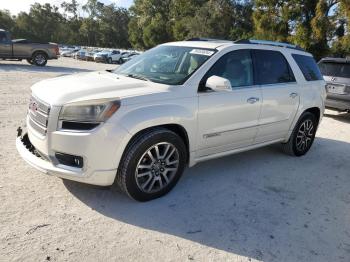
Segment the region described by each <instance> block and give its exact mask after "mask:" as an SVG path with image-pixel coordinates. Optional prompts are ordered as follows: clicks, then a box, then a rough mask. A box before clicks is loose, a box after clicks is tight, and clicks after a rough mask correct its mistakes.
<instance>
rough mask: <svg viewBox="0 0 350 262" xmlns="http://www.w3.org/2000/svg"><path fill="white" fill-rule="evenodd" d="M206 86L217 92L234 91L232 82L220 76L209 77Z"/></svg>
mask: <svg viewBox="0 0 350 262" xmlns="http://www.w3.org/2000/svg"><path fill="white" fill-rule="evenodd" d="M205 86H206V87H208V88H210V89H212V90H214V91H217V92H220V91H231V90H232V87H231V83H230V80H228V79H226V78H223V77H220V76H211V77H209V78H208V79H207V82H206V83H205Z"/></svg>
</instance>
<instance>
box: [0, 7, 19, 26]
mask: <svg viewBox="0 0 350 262" xmlns="http://www.w3.org/2000/svg"><path fill="white" fill-rule="evenodd" d="M14 24H15V21H14V20H13V18H12V17H11V14H10V12H9V11H8V10H0V27H1V28H2V29H5V30H10V29H12V28H13V26H14Z"/></svg>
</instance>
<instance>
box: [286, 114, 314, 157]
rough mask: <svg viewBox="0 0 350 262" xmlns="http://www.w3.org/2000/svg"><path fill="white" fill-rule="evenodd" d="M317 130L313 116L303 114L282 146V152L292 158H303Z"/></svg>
mask: <svg viewBox="0 0 350 262" xmlns="http://www.w3.org/2000/svg"><path fill="white" fill-rule="evenodd" d="M316 129H317V119H316V117H315V115H314V114H312V113H310V112H305V113H304V114H303V115H302V116H301V117H300V119H299V121H298V123H297V124H296V125H295V127H294V130H293V132H292V134H291V136H290V138H289V140H288V142H287V143H285V144H282V148H283V151H284V152H286V153H287V154H289V155H292V156H303V155H305V154H306V153H307V152H308V151H309V150H310V148H311V146H312V144H313V142H314V139H315V135H316Z"/></svg>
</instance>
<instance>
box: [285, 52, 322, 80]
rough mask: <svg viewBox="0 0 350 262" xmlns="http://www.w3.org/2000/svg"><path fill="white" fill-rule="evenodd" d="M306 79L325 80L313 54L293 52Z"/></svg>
mask: <svg viewBox="0 0 350 262" xmlns="http://www.w3.org/2000/svg"><path fill="white" fill-rule="evenodd" d="M292 56H293V58H294V60H295V62H296V63H297V64H298V66H299V68H300V70H301V72H302V73H303V75H304V77H305V80H306V81H317V80H323V76H322V74H321V72H320V69H319V68H318V66H317V64H316V62H315V59H314V58H313V57H312V56H306V55H297V54H292Z"/></svg>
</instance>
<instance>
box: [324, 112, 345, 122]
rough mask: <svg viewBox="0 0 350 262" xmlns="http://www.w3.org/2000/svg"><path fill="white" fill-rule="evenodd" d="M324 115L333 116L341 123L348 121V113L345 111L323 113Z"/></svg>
mask: <svg viewBox="0 0 350 262" xmlns="http://www.w3.org/2000/svg"><path fill="white" fill-rule="evenodd" d="M324 116H325V117H329V118H333V119H334V120H338V121H341V122H343V123H350V113H347V112H341V113H338V114H329V113H325V114H324Z"/></svg>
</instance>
